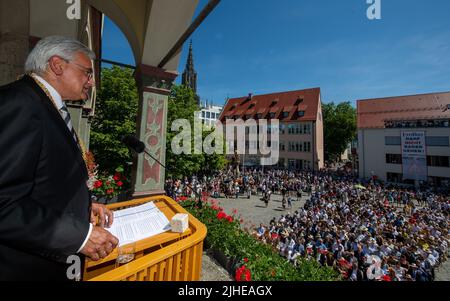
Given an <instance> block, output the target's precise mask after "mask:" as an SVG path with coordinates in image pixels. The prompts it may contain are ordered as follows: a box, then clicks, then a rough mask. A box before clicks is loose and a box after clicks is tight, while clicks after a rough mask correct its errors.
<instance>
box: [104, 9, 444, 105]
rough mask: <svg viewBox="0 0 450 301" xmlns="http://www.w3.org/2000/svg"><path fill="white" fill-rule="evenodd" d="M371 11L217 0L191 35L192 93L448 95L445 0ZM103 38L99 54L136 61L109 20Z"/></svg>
mask: <svg viewBox="0 0 450 301" xmlns="http://www.w3.org/2000/svg"><path fill="white" fill-rule="evenodd" d="M206 3H207V0H200V4H199V6H198V8H197V12H196V15H197V14H198V13H199V12H200V11H201V9H202V8H203V7H204V6H205V4H206ZM368 7H369V4H367V3H366V0H279V1H275V0H222V1H221V2H220V4H219V5H218V6H217V7H216V8H215V10H214V11H213V12H212V13H211V14H210V15H209V16H208V17H207V18H206V19H205V21H204V22H203V23H202V24H201V25H200V27H199V28H198V29H197V30H196V32H194V34H193V35H192V36H191V38H192V41H193V49H194V64H195V69H196V71H197V73H198V86H197V89H198V94H199V95H200V97H201V99H202V100H206V99H207V100H208V101H210V102H211V101H212V102H214V103H215V104H223V103H224V102H225V99H226V98H227V97H230V98H233V97H240V96H244V95H247V94H248V93H253V94H266V93H273V92H279V91H289V90H297V89H304V88H313V87H320V88H321V91H322V101H324V102H332V101H333V102H335V103H336V102H342V101H351V102H352V103H353V104H354V102H355V100H357V99H366V98H376V97H386V96H398V95H409V94H419V93H428V92H442V91H450V18H449V16H450V1H448V0H381V17H382V19H381V20H373V21H371V20H369V19H368V18H367V16H366V11H367V9H368ZM194 17H195V16H194ZM103 42H104V45H103V58H104V59H110V60H114V61H119V62H122V63H126V64H134V59H133V57H132V54H131V50H130V48H129V46H128V44H127V42H126V40H125V38H124V37H123V35H122V34H121V32H120V30H118V29H117V28H116V27H115V25H114V24H112V23H111V22H110V21H108V20H107V22H106V23H105V31H104V40H103ZM188 44H189V41H188V42H187V43H186V44H185V45H184V47H183V53H182V56H181V59H180V62H179V69H178V71H179V73H180V76H178V78H177V80H176V82H177V83H180V81H181V73H182V72H183V70H184V67H185V63H186V57H187V52H188Z"/></svg>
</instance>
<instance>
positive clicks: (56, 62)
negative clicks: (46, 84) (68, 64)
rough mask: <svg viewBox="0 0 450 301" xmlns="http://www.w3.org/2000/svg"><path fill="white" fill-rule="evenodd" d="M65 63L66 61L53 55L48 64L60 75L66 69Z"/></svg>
mask: <svg viewBox="0 0 450 301" xmlns="http://www.w3.org/2000/svg"><path fill="white" fill-rule="evenodd" d="M64 63H65V61H64V60H63V59H62V58H60V57H58V56H56V55H54V56H52V57H51V58H50V59H49V60H48V66H49V67H50V70H51V71H52V72H53V73H54V74H55V75H56V76H60V75H62V73H63V71H64Z"/></svg>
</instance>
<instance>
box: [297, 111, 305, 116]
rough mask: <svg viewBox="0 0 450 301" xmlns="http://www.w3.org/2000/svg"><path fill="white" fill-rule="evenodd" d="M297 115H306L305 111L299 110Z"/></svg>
mask: <svg viewBox="0 0 450 301" xmlns="http://www.w3.org/2000/svg"><path fill="white" fill-rule="evenodd" d="M297 116H298V117H303V116H305V111H298V112H297Z"/></svg>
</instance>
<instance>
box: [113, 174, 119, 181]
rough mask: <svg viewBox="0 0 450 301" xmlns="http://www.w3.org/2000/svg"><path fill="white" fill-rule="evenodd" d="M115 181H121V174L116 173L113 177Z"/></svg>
mask: <svg viewBox="0 0 450 301" xmlns="http://www.w3.org/2000/svg"><path fill="white" fill-rule="evenodd" d="M113 179H114V181H119V180H120V173H116V174H115V175H114V177H113Z"/></svg>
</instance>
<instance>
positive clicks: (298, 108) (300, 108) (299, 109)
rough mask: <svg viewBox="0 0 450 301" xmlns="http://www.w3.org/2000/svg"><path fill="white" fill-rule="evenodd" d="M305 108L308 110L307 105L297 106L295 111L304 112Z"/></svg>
mask: <svg viewBox="0 0 450 301" xmlns="http://www.w3.org/2000/svg"><path fill="white" fill-rule="evenodd" d="M307 108H308V106H307V105H298V107H297V110H298V111H306V109H307Z"/></svg>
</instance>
